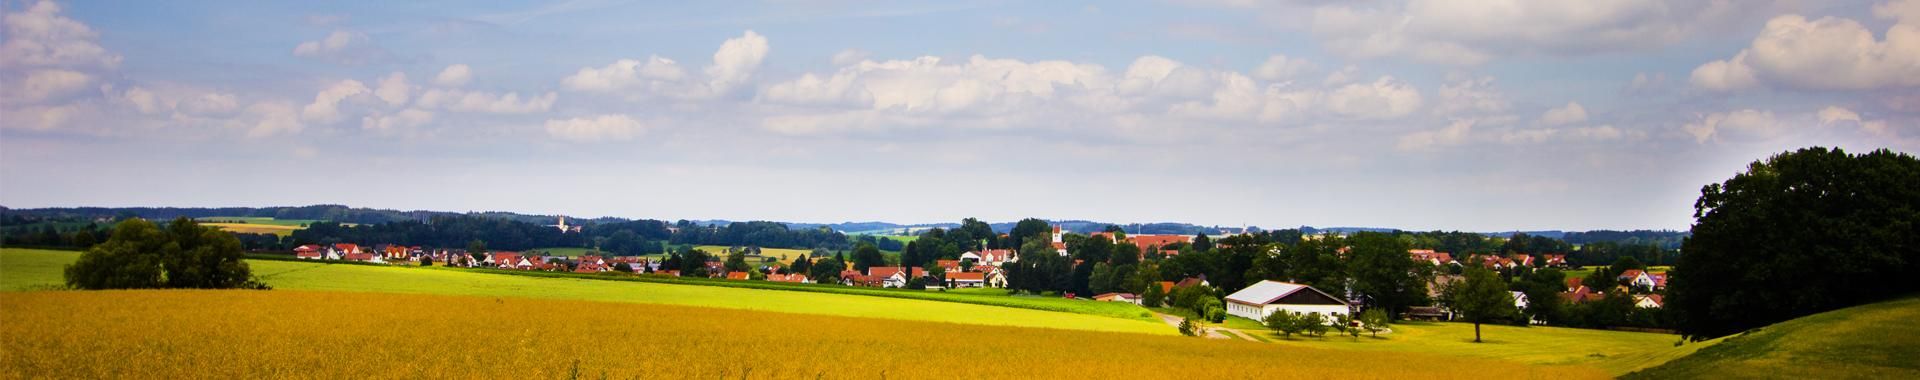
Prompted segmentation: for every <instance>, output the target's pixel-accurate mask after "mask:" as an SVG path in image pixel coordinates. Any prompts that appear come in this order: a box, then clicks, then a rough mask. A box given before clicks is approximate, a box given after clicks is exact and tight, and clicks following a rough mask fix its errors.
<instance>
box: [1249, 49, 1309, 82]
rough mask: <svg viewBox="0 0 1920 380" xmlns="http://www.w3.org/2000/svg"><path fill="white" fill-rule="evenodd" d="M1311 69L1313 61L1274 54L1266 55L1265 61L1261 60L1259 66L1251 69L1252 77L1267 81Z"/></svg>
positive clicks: (1284, 77) (1290, 77)
mask: <svg viewBox="0 0 1920 380" xmlns="http://www.w3.org/2000/svg"><path fill="white" fill-rule="evenodd" d="M1313 69H1314V65H1313V62H1308V61H1307V60H1305V59H1300V58H1288V57H1287V56H1285V55H1280V54H1274V55H1272V56H1268V57H1267V60H1266V62H1261V63H1260V67H1257V68H1254V69H1253V77H1254V78H1259V79H1260V80H1268V81H1279V80H1288V79H1293V78H1294V77H1295V76H1298V75H1300V74H1305V73H1306V72H1308V71H1312V70H1313Z"/></svg>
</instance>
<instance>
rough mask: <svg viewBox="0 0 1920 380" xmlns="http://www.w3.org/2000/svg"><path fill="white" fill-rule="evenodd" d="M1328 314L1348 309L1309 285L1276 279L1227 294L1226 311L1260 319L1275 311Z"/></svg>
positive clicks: (1330, 315)
mask: <svg viewBox="0 0 1920 380" xmlns="http://www.w3.org/2000/svg"><path fill="white" fill-rule="evenodd" d="M1281 310H1284V311H1287V312H1290V313H1300V314H1310V313H1320V315H1321V316H1326V317H1332V316H1334V315H1336V314H1338V315H1346V314H1348V313H1351V312H1352V309H1350V308H1348V307H1347V301H1344V300H1341V299H1340V297H1334V296H1333V295H1332V294H1327V292H1323V291H1320V289H1314V288H1313V287H1311V286H1306V285H1301V284H1295V283H1290V282H1279V281H1261V282H1260V283H1257V284H1253V286H1248V287H1247V288H1246V289H1241V290H1240V291H1238V292H1233V294H1229V295H1227V314H1232V315H1234V316H1238V317H1243V318H1247V319H1252V320H1256V321H1258V320H1262V319H1265V318H1266V317H1267V315H1268V314H1273V312H1275V311H1281Z"/></svg>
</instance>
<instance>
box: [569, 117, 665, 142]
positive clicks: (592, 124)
mask: <svg viewBox="0 0 1920 380" xmlns="http://www.w3.org/2000/svg"><path fill="white" fill-rule="evenodd" d="M644 128H645V126H644V125H641V123H640V122H639V121H637V120H634V119H633V118H631V117H627V115H600V116H596V117H592V118H571V119H554V120H547V125H546V129H547V134H548V135H550V136H553V137H554V138H557V139H561V140H567V141H576V142H605V141H626V140H632V139H633V138H634V137H635V136H638V135H640V134H641V133H642V132H643V131H644Z"/></svg>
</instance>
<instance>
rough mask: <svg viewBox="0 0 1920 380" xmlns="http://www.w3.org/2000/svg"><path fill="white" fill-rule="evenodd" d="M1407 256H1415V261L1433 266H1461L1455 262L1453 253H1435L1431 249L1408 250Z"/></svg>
mask: <svg viewBox="0 0 1920 380" xmlns="http://www.w3.org/2000/svg"><path fill="white" fill-rule="evenodd" d="M1407 254H1408V255H1409V256H1413V260H1414V261H1420V262H1425V263H1429V264H1433V266H1444V265H1460V262H1459V261H1454V260H1453V254H1451V253H1446V252H1434V251H1433V250H1431V249H1410V250H1407Z"/></svg>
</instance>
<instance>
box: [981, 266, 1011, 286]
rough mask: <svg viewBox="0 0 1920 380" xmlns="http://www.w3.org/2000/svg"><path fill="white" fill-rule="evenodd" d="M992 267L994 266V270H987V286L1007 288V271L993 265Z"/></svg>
mask: <svg viewBox="0 0 1920 380" xmlns="http://www.w3.org/2000/svg"><path fill="white" fill-rule="evenodd" d="M991 268H993V270H991V271H987V272H986V273H987V286H989V287H995V288H1006V287H1007V271H1004V270H1000V268H999V267H991Z"/></svg>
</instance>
